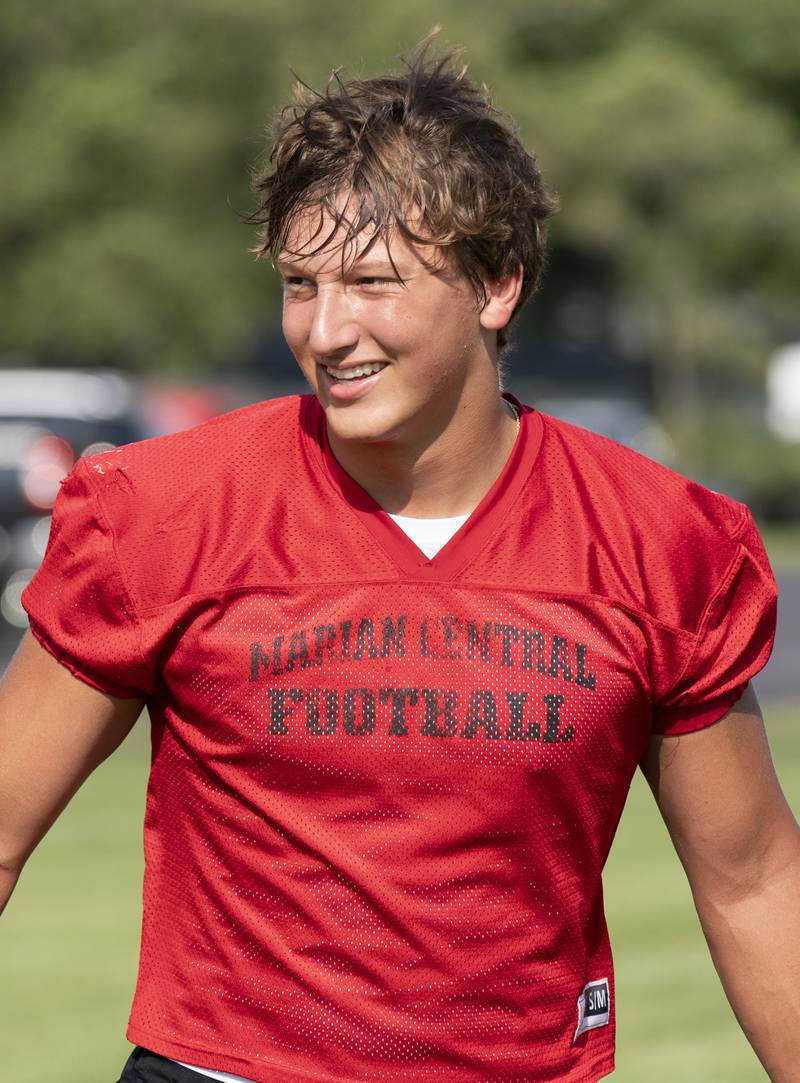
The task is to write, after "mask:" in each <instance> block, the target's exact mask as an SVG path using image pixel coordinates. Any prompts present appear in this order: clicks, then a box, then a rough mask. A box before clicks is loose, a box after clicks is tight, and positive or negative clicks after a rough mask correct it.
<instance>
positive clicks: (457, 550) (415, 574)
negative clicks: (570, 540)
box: [302, 393, 543, 580]
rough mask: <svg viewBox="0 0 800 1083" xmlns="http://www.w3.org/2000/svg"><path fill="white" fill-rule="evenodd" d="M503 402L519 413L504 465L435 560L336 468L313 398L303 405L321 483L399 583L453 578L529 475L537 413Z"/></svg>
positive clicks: (539, 428) (539, 427) (538, 428)
mask: <svg viewBox="0 0 800 1083" xmlns="http://www.w3.org/2000/svg"><path fill="white" fill-rule="evenodd" d="M503 397H504V398H505V399H507V400H508V401H509V402H511V403H513V404H514V406H516V407H517V409H518V410H519V418H520V425H519V432H518V434H517V438H516V441H515V442H514V447H513V448H512V449H511V454H510V455H509V457H508V459H507V460H506V463H505V466H504V467H503V469H502V470H501V471H500V474H499V475H498V477H497V478H496V480H495V481H494V484H493V485H492V486H491V488H490V489H489V491H488V492H487V493H486V495H485V496H484V498H483V500H481V502H480V503H479V504H478V506H477V507H476V508H475V510H474V511H473V512H472V514H471V515H470V516H469V518H468V519H467V521H466V522H465V523H464V524H463V525H462V526H461V527H460V528H459V529H458V530H457V531H456V533H455V534H454V535H453V537H452V538H451V539H450V540H449V541H448V542H447V544H446V545H444V546H443V547H442V548H441V549H440V550H439V552H438V553H437V554H436V556H434V557H432V558H429V557H427V556H426V555H425V554H424V553H423V552H422V550H421V549H418V548H417V546H416V545H415V544H414V543H413V541H412V540H411V538H409V537H408V535H407V534H405V533H404V532H403V530H402V529H401V528H400V527H399V526H398V525H397V523H395V522H393V520H392V518H391V516H389V515H388V514H387V512H386V511H384V509H383V508H382V507H381V505H380V504H379V503H378V502H377V501H376V500H375V499H374V498H373V497H371V496H370V494H369V493H368V492H367V491H366V489H363V488H362V487H361V486H360V485H359V484H358V482H357V481H355V480H354V479H353V478H351V477H350V475H349V474H348V473H347V472H346V471H345V469H344V468H343V467H342V466H341V464H340V463H339V461H338V460H337V458H336V457H335V455H334V454H333V451H332V450H331V446H330V443H329V441H328V430H327V425H326V423H325V412H324V411H323V409H322V407H321V406H320V404H319V402H318V400H317V398H316V396H314V395H309V396H308V397H307V398H306V400H305V404H304V405H305V418H304V422H305V423H304V424H303V425H302V429H303V431H304V432H305V433H307V434H308V435H309V437H310V440H311V442H312V443H313V444H314V445H315V447H316V451H317V454H318V456H319V459H320V461H321V465H322V467H323V472H324V475H325V477H326V478H327V480H328V481H329V482H330V484H331V485H332V486H333V488H334V489H335V491H336V492H337V493H338V495H339V496H340V497H341V498H342V500H343V501H344V502H345V504H347V506H348V508H349V510H350V511H351V512H352V514H353V515H355V516H356V517H357V518H358V519H359V520H360V521H361V523H362V524H363V525H364V527H366V529H367V530H368V531H369V532H370V533H371V534H372V536H373V537H374V538H375V540H376V541H377V542H378V544H379V545H380V546H381V548H382V549H383V550H384V552H385V553H387V555H388V556H389V557H390V558H391V559H392V561H393V562H394V563H395V564H396V565H397V567H398V568H399V570H400V571H401V572H402V573H403V576H404V577H405V578H412V579H423V580H424V579H436V580H448V579H453V578H454V577H455V576H456V575H458V573H459V572H460V571H462V570H463V569H464V568H465V567H466V565H467V564H468V563H469V562H470V561H471V560H472V559H473V557H474V556H476V555H477V554H478V552H479V551H480V550H481V549H482V548H483V547H484V545H485V544H486V543H487V542H488V541H489V539H490V538H491V536H492V535H493V534H495V533H496V532H497V530H498V529H499V528H500V527H501V526H502V524H503V522H504V521H505V519H506V516H507V514H508V513H509V512H510V511H511V509H512V508H513V506H514V504H515V503H516V500H517V497H518V496H519V494H520V491H521V489H522V488H523V487H524V485H525V483H526V482H527V480H528V477H529V476H530V473H531V470H532V469H533V466H534V463H535V462H536V458H537V456H538V454H539V448H540V447H541V443H542V434H543V424H542V419H541V416H540V415H539V413H538V412H537V411H536V410H534V409H532V408H531V407H530V406H526V405H524V403H521V402H520V401H519V399H517V398H516V397H515V396H514V395H510V394H507V393H504V395H503Z"/></svg>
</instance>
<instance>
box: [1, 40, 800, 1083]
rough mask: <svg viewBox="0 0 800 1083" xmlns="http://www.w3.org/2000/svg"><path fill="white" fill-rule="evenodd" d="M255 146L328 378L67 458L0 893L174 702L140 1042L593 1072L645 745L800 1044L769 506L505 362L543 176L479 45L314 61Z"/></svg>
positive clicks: (667, 810)
mask: <svg viewBox="0 0 800 1083" xmlns="http://www.w3.org/2000/svg"><path fill="white" fill-rule="evenodd" d="M258 188H259V191H260V192H261V193H262V201H261V206H260V208H259V211H258V212H257V214H256V215H255V216H254V218H255V220H256V221H258V222H260V223H261V224H262V225H263V227H264V236H263V245H262V246H261V251H263V252H264V253H267V252H268V253H270V254H272V255H273V256H274V259H275V262H276V265H277V267H278V269H279V272H280V274H281V277H282V279H283V282H284V289H285V304H284V330H285V334H286V337H287V340H288V342H289V344H290V346H291V348H292V350H293V351H294V353H295V355H296V357H297V361H298V363H299V365H300V367H301V369H302V371H303V373H304V374H305V376H306V378H307V379H308V382H309V383H310V385H311V390H312V392H313V394H312V395H309V396H303V397H297V398H289V399H283V400H278V401H275V402H267V403H259V404H257V405H255V406H251V407H246V408H245V409H243V410H239V411H236V412H235V413H233V414H229V415H226V416H224V417H221V418H218V419H216V420H214V421H212V422H209V423H208V424H205V425H202V426H200V427H199V428H197V429H194V430H191V431H189V432H186V433H182V434H178V435H175V436H169V437H165V438H162V439H157V440H151V441H145V442H144V443H141V444H133V445H129V446H127V447H123V448H120V449H118V450H116V451H114V452H111V453H108V454H101V455H97V456H93V457H91V458H88V459H84V460H82V461H81V462H80V463H79V464H78V466H77V468H76V469H75V470H74V471H73V473H72V474H71V475H70V477H69V478H68V479H67V480H66V481H65V483H64V485H63V488H62V493H61V496H60V498H59V503H58V505H57V507H56V510H55V515H54V524H53V530H52V536H51V540H50V545H49V549H48V553H47V556H46V559H45V562H44V564H43V566H42V569H41V570H40V572H39V574H38V575H37V577H36V578H35V580H34V581H33V583H32V584H31V586H30V587H29V589H28V591H27V593H26V596H25V603H26V605H27V608H28V611H29V614H30V619H31V631H32V634H31V635H30V636H29V637H28V638H27V639H26V641H25V642H24V643H23V645H22V647H21V649H20V651H19V653H18V655H17V657H16V658H15V661H14V663H13V665H12V667H11V669H10V671H9V674H8V676H7V678H6V681H5V684H4V688H3V692H2V699H1V700H0V717H1V719H2V727H1V728H0V764H2V767H0V772H1V775H0V795H2V796H0V847H1V849H0V859H1V860H2V869H1V871H2V883H3V898H5V897H7V896H8V894H9V893H10V891H11V888H12V887H13V884H14V882H15V880H16V877H17V875H18V873H19V870H20V868H21V867H22V865H23V863H24V861H25V859H26V858H27V856H28V855H29V854H30V852H31V850H32V849H33V847H34V846H35V844H36V842H37V841H38V839H39V838H40V837H41V836H42V834H43V833H44V831H45V830H46V829H47V827H48V825H49V824H50V823H51V822H52V820H53V819H54V818H55V816H56V815H57V814H58V812H59V810H60V809H61V808H62V807H63V806H64V804H65V803H66V802H67V800H68V799H69V797H70V796H71V794H72V793H73V792H74V791H75V789H76V788H77V787H78V786H79V784H80V783H81V781H82V780H83V779H84V778H85V777H86V776H87V774H88V773H89V772H90V771H91V770H92V769H93V768H94V767H95V766H96V765H97V764H98V763H99V762H100V761H101V760H102V759H103V758H104V757H105V756H106V755H108V754H109V753H110V752H111V751H112V749H113V748H115V747H116V745H117V744H119V742H120V741H121V740H122V738H123V737H124V735H125V733H126V732H127V730H128V728H129V727H130V725H131V724H132V722H133V720H134V719H135V718H136V716H137V715H138V713H139V711H140V709H141V707H142V705H143V704H144V703H146V704H147V706H148V709H149V713H150V718H151V721H152V725H153V763H152V771H151V777H150V784H149V789H148V805H147V814H146V822H145V849H146V859H147V865H146V874H145V888H144V918H143V921H144V927H143V937H142V954H141V962H140V971H139V982H138V986H137V991H136V998H135V1002H134V1006H133V1011H132V1015H131V1020H130V1026H129V1031H128V1034H129V1037H130V1039H131V1040H132V1041H133V1042H134V1043H136V1044H137V1049H136V1050H135V1051H134V1054H133V1055H132V1057H131V1059H130V1061H129V1063H128V1065H127V1066H126V1068H125V1070H124V1072H123V1075H122V1080H125V1081H132V1080H136V1081H152V1080H162V1081H173V1083H189V1081H191V1080H200V1081H202V1079H203V1078H207V1077H211V1078H215V1079H236V1080H241V1079H244V1080H252V1081H256V1083H300V1081H303V1080H309V1081H310V1080H317V1081H323V1083H344V1081H355V1080H360V1081H366V1080H375V1079H378V1078H384V1079H390V1080H392V1081H404V1083H434V1081H435V1083H448V1081H453V1083H467V1081H472V1083H476V1081H478V1080H503V1081H506V1083H511V1081H514V1083H522V1081H526V1083H527V1081H533V1080H542V1081H543V1080H551V1081H556V1080H558V1081H561V1083H565V1081H568V1083H590V1081H591V1083H593V1081H595V1080H598V1079H600V1078H601V1077H603V1076H605V1075H608V1074H609V1073H610V1072H611V1071H612V1069H613V1031H614V1013H615V1008H614V989H613V979H612V963H611V954H610V950H609V944H608V938H607V934H606V927H605V921H604V917H603V908H602V891H601V871H602V868H603V864H604V862H605V859H606V856H607V854H608V850H609V847H610V845H611V841H612V838H613V835H614V832H615V829H616V826H617V822H618V819H619V816H620V813H621V811H622V807H623V804H624V801H625V797H626V794H627V791H628V786H629V783H630V780H631V777H632V775H633V772H634V771H635V769H636V767H637V765H638V764H640V763H641V764H642V765H643V767H644V770H645V772H646V774H647V777H648V779H649V781H650V783H651V785H652V787H653V790H654V792H655V795H656V798H657V800H658V802H659V804H660V807H661V809H662V811H663V813H664V816H665V818H666V820H667V824H668V826H669V828H670V831H671V833H672V836H673V839H674V841H675V845H676V847H677V849H678V853H679V855H680V857H681V860H682V861H683V863H684V865H685V867H686V871H687V873H688V876H689V879H690V882H691V886H692V890H693V892H694V897H695V900H696V903H697V907H698V911H699V913H700V916H701V920H702V922H703V927H704V930H705V932H706V935H707V937H708V940H709V944H710V947H711V950H712V953H713V956H714V960H715V963H716V965H717V968H718V970H719V972H720V975H721V978H722V980H723V983H724V985H725V989H726V991H727V993H728V995H729V997H730V999H731V1002H732V1004H733V1006H734V1009H735V1011H736V1012H737V1014H738V1016H739V1018H740V1020H741V1023H742V1026H743V1027H744V1029H745V1031H746V1033H747V1035H748V1037H749V1038H750V1039H751V1041H752V1043H753V1045H754V1047H755V1049H756V1051H757V1053H758V1055H759V1056H760V1057H761V1059H762V1061H763V1063H764V1065H765V1066H766V1068H767V1071H768V1072H769V1074H770V1078H771V1079H772V1080H773V1081H774V1083H789V1081H790V1080H796V1079H797V1078H798V1077H797V1063H798V1060H799V1059H800V1038H798V1034H800V1028H798V1027H797V1022H798V1017H799V1016H800V1012H799V1011H798V1009H799V1008H800V995H799V994H798V988H799V987H800V983H798V981H797V977H798V943H800V935H798V934H800V921H799V920H798V906H797V885H798V870H800V841H799V839H798V830H797V826H796V824H795V822H794V820H793V818H792V816H791V814H790V812H789V810H788V808H787V806H786V803H785V801H784V799H783V797H782V795H781V792H780V789H779V787H778V784H777V782H776V780H775V777H774V774H773V771H772V767H771V763H770V757H769V752H768V749H767V745H766V741H765V738H764V732H763V727H762V722H761V718H760V715H759V710H758V705H757V703H756V701H755V697H754V695H753V693H752V691H751V689H750V687H749V683H748V682H749V680H750V678H751V677H752V676H753V675H754V674H755V673H756V672H757V671H758V670H759V669H760V668H761V667H762V666H763V664H764V663H765V661H766V659H767V657H768V654H769V651H770V647H771V642H772V636H773V631H774V611H775V589H774V583H773V579H772V575H771V572H770V569H769V565H768V562H767V559H766V556H765V554H764V550H763V548H762V545H761V542H760V540H759V537H758V533H757V531H756V528H755V526H754V524H753V521H752V518H751V516H750V514H749V513H748V511H747V509H746V508H745V507H743V506H742V505H740V504H737V503H735V502H734V501H732V500H729V499H728V498H726V497H724V496H721V495H720V494H718V493H714V492H710V491H708V490H705V489H703V488H701V487H699V486H697V485H695V484H693V483H691V482H689V481H687V480H686V479H684V478H682V477H680V476H678V475H676V474H674V473H672V472H670V471H668V470H666V469H664V468H662V467H660V466H658V465H656V464H654V463H652V462H650V461H648V460H646V459H644V458H642V457H641V456H638V455H636V454H635V453H633V452H631V451H629V450H626V449H624V448H622V447H620V446H618V445H616V444H614V443H612V442H610V441H608V440H605V439H602V438H600V437H598V436H595V435H593V434H591V433H588V432H586V431H584V430H581V429H577V428H575V427H573V426H570V425H567V424H565V423H563V422H560V421H557V420H556V419H554V418H550V417H546V416H544V415H542V414H539V413H538V412H537V411H535V410H534V409H532V408H531V407H529V406H525V405H523V404H521V403H519V402H518V401H517V400H515V399H514V398H513V397H512V396H510V395H504V394H501V392H500V388H499V380H498V357H499V352H500V350H501V349H502V347H503V345H504V343H505V336H506V330H507V327H508V324H509V322H510V321H511V319H512V318H513V316H514V315H515V314H516V313H517V312H518V310H519V307H520V305H521V303H522V302H523V301H524V299H525V298H526V297H527V296H528V295H530V293H531V292H532V291H533V289H534V288H535V286H536V283H537V281H538V278H539V275H540V272H541V267H542V258H543V232H544V223H545V221H546V219H547V218H548V216H549V215H550V214H551V213H552V211H553V210H554V201H553V199H552V198H551V197H550V196H549V195H548V194H547V192H546V191H545V189H544V187H543V185H542V181H541V177H540V175H539V172H538V169H537V167H536V164H535V162H534V160H533V159H532V158H531V157H530V156H529V155H528V154H527V153H526V152H525V151H524V149H523V148H522V146H521V145H520V143H519V141H518V139H517V137H516V135H515V134H514V133H513V132H512V131H511V129H510V128H509V127H508V126H507V125H506V123H505V122H504V121H503V120H502V118H501V117H499V116H498V115H497V114H496V113H495V112H494V111H493V109H492V108H491V106H490V104H489V102H488V100H487V99H486V96H485V93H484V92H483V91H482V90H480V89H478V88H477V87H476V86H474V85H473V84H471V83H470V82H469V81H468V80H467V79H466V77H464V76H463V74H458V73H456V72H455V71H454V69H453V66H452V58H451V57H445V58H444V59H443V60H440V61H439V62H438V63H433V64H431V63H430V62H428V61H426V59H425V52H424V50H423V51H422V52H421V53H420V54H418V55H417V56H416V57H415V58H414V59H413V60H412V62H411V63H410V65H409V66H408V71H407V72H406V73H404V74H403V75H401V76H399V77H396V78H383V79H374V80H367V81H361V82H351V83H341V82H339V81H335V82H334V83H333V84H332V86H331V87H330V88H329V90H328V91H327V92H326V93H325V94H322V95H308V96H307V97H304V98H303V99H302V100H300V101H299V103H298V104H297V105H295V106H294V107H293V108H292V109H290V110H288V112H285V113H284V115H283V117H282V119H281V120H280V122H279V123H278V126H277V131H276V145H275V150H274V153H273V158H272V164H271V165H270V166H269V167H267V169H266V171H265V174H264V176H263V177H262V178H261V180H260V181H259V185H258ZM689 1067H691V1066H689Z"/></svg>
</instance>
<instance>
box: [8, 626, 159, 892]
mask: <svg viewBox="0 0 800 1083" xmlns="http://www.w3.org/2000/svg"><path fill="white" fill-rule="evenodd" d="M142 706H143V704H142V701H141V700H139V699H116V698H115V697H113V696H108V695H105V694H104V693H103V692H98V691H97V690H96V689H94V688H91V687H90V686H89V685H87V684H84V682H83V681H80V680H78V678H76V677H73V676H72V674H71V673H70V672H69V671H68V670H67V669H65V668H64V666H62V665H60V664H59V663H58V662H57V661H56V660H55V659H54V658H53V657H52V656H51V655H50V654H49V653H48V652H47V651H46V650H45V649H44V648H43V647H42V646H40V645H39V643H38V642H37V641H36V640H35V639H34V637H33V636H32V635H31V634H30V632H28V633H26V635H25V638H24V639H23V641H22V643H21V645H20V647H19V649H18V650H17V653H16V654H15V656H14V658H13V660H12V662H11V665H10V666H9V669H8V672H7V673H6V675H5V677H4V678H3V680H2V682H0V912H2V910H3V908H4V907H5V904H6V902H7V901H8V898H9V896H10V894H11V892H12V891H13V889H14V885H15V884H16V882H17V879H18V877H19V874H20V872H21V870H22V867H23V865H24V864H25V861H26V860H27V858H28V857H29V855H30V854H31V852H32V851H33V849H34V847H35V846H36V844H37V843H38V842H39V840H40V839H41V838H42V837H43V835H44V834H45V833H46V831H47V830H48V828H50V826H51V825H52V824H53V822H54V820H55V819H56V817H57V816H58V814H59V813H60V812H61V810H62V809H63V808H64V806H65V805H66V804H67V802H68V801H69V800H70V798H71V797H72V796H73V794H74V793H75V791H76V790H77V789H78V788H79V786H80V785H81V783H82V782H84V781H85V779H86V778H87V777H88V776H89V775H90V774H91V772H92V771H93V770H94V769H95V767H97V766H98V765H99V764H100V763H102V762H103V760H104V759H105V758H106V757H107V756H108V755H110V754H111V753H112V752H113V751H114V749H115V748H117V746H118V745H119V744H121V742H122V740H123V739H124V738H125V736H126V735H127V733H128V732H129V730H130V729H131V727H132V726H133V724H134V722H135V721H136V719H137V718H138V717H139V714H140V713H141V710H142Z"/></svg>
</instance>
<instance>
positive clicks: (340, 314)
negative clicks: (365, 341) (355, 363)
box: [308, 283, 360, 360]
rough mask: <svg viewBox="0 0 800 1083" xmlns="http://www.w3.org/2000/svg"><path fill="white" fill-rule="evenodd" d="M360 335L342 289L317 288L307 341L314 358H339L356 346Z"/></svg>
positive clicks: (348, 301) (329, 286) (331, 287)
mask: <svg viewBox="0 0 800 1083" xmlns="http://www.w3.org/2000/svg"><path fill="white" fill-rule="evenodd" d="M359 333H360V332H359V326H358V321H357V320H356V319H355V316H354V314H353V311H352V307H351V304H350V300H349V298H348V296H347V292H346V291H345V290H344V289H343V288H342V287H341V285H339V284H333V283H332V284H330V285H327V286H320V287H318V289H317V296H316V297H315V298H314V312H313V316H312V319H311V331H310V334H309V338H308V345H309V347H310V348H311V350H312V351H313V352H314V354H315V355H316V356H317V358H319V359H320V360H324V359H325V358H331V359H335V358H341V356H342V354H346V353H348V352H349V351H350V350H351V349H352V348H353V347H354V346H356V345H357V344H358V339H359Z"/></svg>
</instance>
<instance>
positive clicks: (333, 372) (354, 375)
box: [325, 361, 386, 380]
mask: <svg viewBox="0 0 800 1083" xmlns="http://www.w3.org/2000/svg"><path fill="white" fill-rule="evenodd" d="M384 368H386V363H385V362H384V361H375V362H373V363H372V364H370V365H356V366H355V368H351V369H333V368H329V367H328V366H327V365H326V366H325V371H326V372H327V373H328V375H329V376H332V377H333V379H334V380H357V379H358V377H359V376H371V375H372V373H373V372H380V371H381V369H384Z"/></svg>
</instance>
